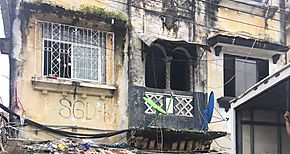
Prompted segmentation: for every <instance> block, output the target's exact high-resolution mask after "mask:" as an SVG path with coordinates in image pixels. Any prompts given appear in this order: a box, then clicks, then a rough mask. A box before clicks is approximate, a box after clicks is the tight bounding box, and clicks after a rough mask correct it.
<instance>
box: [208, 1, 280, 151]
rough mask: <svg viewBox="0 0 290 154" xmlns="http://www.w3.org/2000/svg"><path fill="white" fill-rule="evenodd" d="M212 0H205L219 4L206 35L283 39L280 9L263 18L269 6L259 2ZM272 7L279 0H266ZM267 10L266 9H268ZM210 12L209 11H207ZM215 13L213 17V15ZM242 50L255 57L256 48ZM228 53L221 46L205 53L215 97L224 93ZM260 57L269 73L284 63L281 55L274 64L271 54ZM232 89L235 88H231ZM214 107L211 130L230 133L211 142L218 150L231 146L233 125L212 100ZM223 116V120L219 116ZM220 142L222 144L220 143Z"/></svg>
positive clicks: (209, 87)
mask: <svg viewBox="0 0 290 154" xmlns="http://www.w3.org/2000/svg"><path fill="white" fill-rule="evenodd" d="M212 3H213V4H208V5H210V6H212V5H215V6H217V7H218V8H214V9H216V10H215V11H214V12H212V13H211V14H209V15H208V17H211V18H212V19H215V20H211V26H213V27H211V28H208V30H209V36H213V35H216V34H229V35H233V36H241V37H245V38H257V39H260V40H266V41H269V42H278V43H283V39H281V38H283V35H284V33H283V29H281V27H280V21H279V20H280V13H277V12H276V13H275V14H274V16H273V17H272V18H269V19H267V20H266V19H265V14H267V13H265V12H266V11H267V9H269V7H263V6H264V5H263V4H262V3H258V2H254V1H243V0H241V1H219V2H212ZM269 5H270V6H271V7H273V6H274V7H279V1H278V0H275V1H271V2H269ZM268 11H269V10H268ZM205 12H206V10H205ZM209 13H210V12H209ZM214 17H215V18H214ZM228 50H237V49H234V47H231V48H228ZM244 52H245V53H244V54H240V55H239V56H242V57H249V58H250V57H255V58H259V56H257V55H256V53H255V51H254V50H253V51H250V48H249V49H247V50H245V51H244ZM226 53H228V52H227V51H225V50H222V52H221V53H220V55H219V56H216V55H215V54H214V50H213V49H212V52H208V54H207V60H208V62H207V65H208V70H207V71H208V87H207V90H208V93H209V92H210V91H214V92H215V95H216V96H215V97H216V98H220V97H223V96H224V84H225V81H224V71H223V69H224V67H225V66H224V61H225V60H226V59H224V54H226ZM260 58H261V59H267V60H268V61H269V74H272V73H274V72H275V71H277V70H279V69H280V68H282V67H283V66H284V64H285V56H284V55H281V57H280V59H279V60H278V62H277V64H273V62H272V58H265V57H260ZM233 90H234V89H233ZM215 107H216V110H215V111H214V117H218V118H213V120H212V121H219V122H216V123H213V124H210V125H209V127H210V129H211V130H223V131H227V132H228V133H229V135H228V136H226V137H223V138H220V139H217V140H216V142H217V143H218V144H219V145H218V144H216V143H215V142H213V144H212V148H213V149H216V150H218V151H228V152H230V149H231V140H230V139H229V137H230V135H231V132H232V128H231V119H229V120H228V121H227V120H223V119H225V118H230V117H231V115H232V113H231V111H230V112H225V110H224V109H223V108H220V107H219V104H218V103H217V102H216V104H215ZM221 119H222V120H221ZM220 145H222V147H221V146H220Z"/></svg>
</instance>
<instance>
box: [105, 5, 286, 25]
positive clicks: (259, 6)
mask: <svg viewBox="0 0 290 154" xmlns="http://www.w3.org/2000/svg"><path fill="white" fill-rule="evenodd" d="M110 1H115V2H116V0H110ZM150 1H153V2H159V3H162V1H158V0H150ZM196 1H200V2H203V3H208V4H211V5H215V6H219V7H223V8H227V9H230V10H234V11H240V12H242V11H241V10H238V9H235V8H232V7H227V6H224V5H221V4H217V3H213V2H209V1H206V0H196ZM225 1H228V2H234V3H240V4H243V5H248V6H251V7H256V8H259V9H267V8H268V7H270V6H274V7H275V8H278V10H281V11H282V12H281V11H278V10H277V11H278V12H277V13H279V14H285V15H289V13H285V12H284V11H287V10H286V9H284V8H281V7H280V6H279V4H278V3H272V4H268V3H264V2H256V3H257V4H251V3H247V2H243V1H237V0H225ZM225 1H223V2H225ZM253 2H255V1H253ZM179 8H182V9H186V8H184V7H179ZM243 13H247V14H250V15H253V16H260V17H263V16H262V15H259V14H256V13H250V12H246V11H244V12H243ZM276 20H277V21H282V20H279V19H276ZM284 22H287V21H284Z"/></svg>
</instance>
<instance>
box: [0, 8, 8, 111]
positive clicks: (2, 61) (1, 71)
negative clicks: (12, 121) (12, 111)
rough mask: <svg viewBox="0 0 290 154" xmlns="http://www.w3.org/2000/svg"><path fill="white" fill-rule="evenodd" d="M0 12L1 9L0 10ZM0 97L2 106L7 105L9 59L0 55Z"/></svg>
mask: <svg viewBox="0 0 290 154" xmlns="http://www.w3.org/2000/svg"><path fill="white" fill-rule="evenodd" d="M0 10H1V8H0ZM0 38H5V34H4V26H3V19H2V14H1V11H0ZM0 97H1V98H2V101H3V104H5V105H6V106H8V104H9V59H8V55H5V54H1V53H0Z"/></svg>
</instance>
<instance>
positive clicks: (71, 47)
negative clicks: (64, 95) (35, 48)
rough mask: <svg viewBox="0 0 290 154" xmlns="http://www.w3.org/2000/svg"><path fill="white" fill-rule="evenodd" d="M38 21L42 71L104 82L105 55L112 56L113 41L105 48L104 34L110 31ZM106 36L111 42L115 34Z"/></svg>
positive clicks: (105, 39) (64, 76)
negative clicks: (41, 41)
mask: <svg viewBox="0 0 290 154" xmlns="http://www.w3.org/2000/svg"><path fill="white" fill-rule="evenodd" d="M39 23H41V25H42V39H43V74H44V75H54V76H56V77H63V78H71V77H73V78H78V79H87V80H96V81H98V82H100V83H103V84H105V83H106V74H107V71H106V68H107V67H106V63H107V58H113V57H114V56H113V54H114V50H113V49H114V47H113V45H112V46H110V50H107V49H106V48H107V45H108V44H107V43H108V42H107V37H108V36H113V33H109V32H102V31H97V30H92V29H88V28H82V27H77V26H72V25H65V24H58V23H51V22H39ZM108 34H110V35H108ZM109 39H110V41H109V42H114V37H109ZM107 51H110V52H111V53H109V54H108V53H107ZM72 54H73V55H72ZM107 55H110V56H109V57H107ZM72 65H74V66H73V70H72ZM112 68H113V67H112ZM72 71H73V74H72Z"/></svg>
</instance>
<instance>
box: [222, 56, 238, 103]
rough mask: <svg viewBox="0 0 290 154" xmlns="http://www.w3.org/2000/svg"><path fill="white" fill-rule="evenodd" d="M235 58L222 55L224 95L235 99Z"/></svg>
mask: <svg viewBox="0 0 290 154" xmlns="http://www.w3.org/2000/svg"><path fill="white" fill-rule="evenodd" d="M233 89H235V57H234V56H231V55H226V54H225V55H224V95H225V96H232V97H235V96H236V95H235V90H233Z"/></svg>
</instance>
